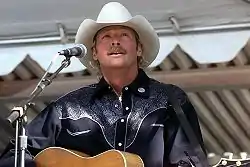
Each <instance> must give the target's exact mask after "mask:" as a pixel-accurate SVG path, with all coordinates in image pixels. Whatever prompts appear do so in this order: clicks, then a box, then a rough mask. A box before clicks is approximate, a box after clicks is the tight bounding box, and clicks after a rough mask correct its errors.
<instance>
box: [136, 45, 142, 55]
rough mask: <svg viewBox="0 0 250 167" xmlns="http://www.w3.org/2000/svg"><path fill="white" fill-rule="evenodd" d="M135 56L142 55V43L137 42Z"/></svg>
mask: <svg viewBox="0 0 250 167" xmlns="http://www.w3.org/2000/svg"><path fill="white" fill-rule="evenodd" d="M137 56H138V57H141V56H142V45H141V44H139V45H138V46H137Z"/></svg>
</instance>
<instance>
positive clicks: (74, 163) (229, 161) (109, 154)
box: [34, 147, 250, 167]
mask: <svg viewBox="0 0 250 167" xmlns="http://www.w3.org/2000/svg"><path fill="white" fill-rule="evenodd" d="M34 160H35V163H36V167H59V166H60V167H81V166H83V167H100V166H101V167H144V164H143V161H142V159H141V158H140V157H139V156H138V155H135V154H132V153H127V152H122V151H118V150H108V151H105V152H103V153H101V154H98V155H96V156H93V157H90V156H89V155H87V154H84V153H82V152H78V151H74V150H68V149H64V148H61V147H49V148H46V149H44V150H43V151H41V152H40V153H38V154H37V155H36V156H35V158H34ZM247 166H250V158H241V159H240V158H239V159H233V158H221V159H220V161H219V162H218V163H217V164H215V165H213V166H212V167H247Z"/></svg>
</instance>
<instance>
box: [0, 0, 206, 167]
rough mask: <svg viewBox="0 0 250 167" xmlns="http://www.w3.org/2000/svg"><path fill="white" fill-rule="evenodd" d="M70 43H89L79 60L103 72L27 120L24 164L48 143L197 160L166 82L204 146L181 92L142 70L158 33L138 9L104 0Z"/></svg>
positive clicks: (150, 166)
mask: <svg viewBox="0 0 250 167" xmlns="http://www.w3.org/2000/svg"><path fill="white" fill-rule="evenodd" d="M76 43H82V44H84V45H85V46H86V47H87V48H88V54H87V55H86V56H85V57H84V58H82V59H80V60H81V62H82V63H83V64H84V65H85V66H86V67H88V68H89V69H90V70H91V71H94V70H97V71H98V72H99V73H100V75H101V79H100V81H99V82H98V83H96V84H92V85H89V86H85V87H82V88H79V89H78V90H75V91H72V92H70V93H68V94H66V95H64V96H62V97H60V98H59V99H57V100H55V101H54V102H52V103H51V104H50V105H48V106H47V107H46V108H45V109H44V111H42V112H41V113H40V114H39V115H38V116H37V117H36V118H35V119H34V120H33V121H32V122H31V123H30V124H29V125H28V126H27V134H28V144H29V145H28V151H27V158H26V163H27V165H28V166H32V165H34V163H33V160H32V158H33V157H34V156H35V155H37V154H38V153H39V152H40V151H42V150H44V149H45V148H47V147H52V146H58V147H63V148H66V149H71V150H77V151H80V152H84V153H86V154H88V155H90V156H95V155H98V154H100V153H103V152H105V151H107V150H110V149H117V150H121V151H125V152H129V153H134V154H137V155H139V156H140V157H141V159H142V160H143V163H144V165H145V167H163V166H164V167H166V166H171V164H172V165H174V164H175V165H178V164H179V165H180V164H184V165H187V164H190V159H189V158H191V159H192V161H194V163H195V165H196V166H201V165H200V162H199V160H198V159H197V157H196V154H195V153H194V151H193V148H192V147H191V146H190V143H189V142H188V140H187V137H186V136H185V134H184V132H183V131H182V129H181V126H180V124H179V122H178V120H177V117H176V115H175V113H174V111H173V110H172V109H171V107H170V105H169V100H168V94H167V90H168V89H171V90H172V91H173V93H174V94H175V95H176V96H177V97H178V99H179V101H180V104H181V105H182V107H183V110H184V112H185V113H186V115H187V118H188V119H189V121H190V123H191V125H192V127H193V129H194V131H195V133H196V135H197V137H198V139H199V141H200V143H201V145H202V146H203V141H202V135H201V132H200V128H199V123H198V119H197V115H196V112H195V110H194V108H193V106H192V104H191V103H190V101H189V100H188V97H187V95H186V94H185V93H184V92H183V91H182V90H181V89H180V88H178V87H177V86H174V85H168V84H164V83H160V82H158V81H156V80H153V79H151V78H149V77H148V76H147V75H146V73H145V72H144V71H143V68H146V67H147V66H148V65H149V64H150V63H151V62H152V61H153V60H154V59H155V58H156V56H157V53H158V51H159V38H158V36H157V34H156V33H155V31H154V29H153V28H152V26H151V25H150V24H149V22H148V21H147V20H146V19H145V18H144V17H142V16H135V17H132V16H131V15H130V13H129V12H128V10H127V9H126V8H125V7H124V6H122V5H121V4H120V3H117V2H110V3H108V4H106V5H105V6H104V7H103V8H102V10H101V12H100V14H99V16H98V18H97V21H93V20H90V19H86V20H84V21H83V22H82V24H81V25H80V27H79V29H78V32H77V34H76ZM11 147H12V148H13V144H10V148H11ZM203 147H204V146H203ZM7 150H9V149H7ZM185 152H187V153H188V154H189V156H190V157H189V156H187V155H186V154H185ZM13 155H14V154H13V151H11V150H10V151H9V152H7V153H6V154H4V156H3V158H2V160H1V163H0V164H1V165H0V166H1V167H2V166H4V165H6V166H8V165H7V164H10V161H11V158H12V160H13Z"/></svg>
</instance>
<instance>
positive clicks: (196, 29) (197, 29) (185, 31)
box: [0, 23, 250, 46]
mask: <svg viewBox="0 0 250 167" xmlns="http://www.w3.org/2000/svg"><path fill="white" fill-rule="evenodd" d="M248 29H250V23H240V24H228V25H217V26H207V27H191V28H188V27H187V28H181V27H180V31H179V32H178V34H180V35H181V34H189V33H202V32H203V33H205V32H206V33H208V32H218V31H227V32H228V31H237V30H248ZM156 32H157V33H158V34H159V36H161V35H176V32H175V31H173V29H169V28H168V29H167V28H160V29H156ZM74 38H75V37H74V36H73V35H71V36H68V39H69V40H71V41H74ZM41 42H58V43H60V42H61V37H60V36H55V37H43V38H35V37H34V38H27V39H14V40H0V46H1V45H12V44H28V43H41Z"/></svg>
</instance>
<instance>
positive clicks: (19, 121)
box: [7, 56, 71, 167]
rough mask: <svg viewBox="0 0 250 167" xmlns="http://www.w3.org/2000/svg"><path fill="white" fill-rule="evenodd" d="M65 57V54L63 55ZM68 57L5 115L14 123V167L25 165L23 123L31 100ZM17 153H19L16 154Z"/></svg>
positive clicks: (46, 84) (65, 66) (25, 120)
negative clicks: (24, 99)
mask: <svg viewBox="0 0 250 167" xmlns="http://www.w3.org/2000/svg"><path fill="white" fill-rule="evenodd" d="M65 57H66V56H65ZM70 63H71V61H70V57H66V58H65V59H64V60H63V61H62V63H61V66H60V67H59V68H58V69H57V70H56V72H54V73H53V74H52V75H51V76H50V77H47V76H45V77H44V79H42V80H41V82H39V83H40V84H39V83H38V85H37V87H36V88H35V90H34V91H33V92H32V93H31V95H30V96H29V97H28V99H27V100H26V101H24V102H22V103H21V105H20V106H18V107H14V108H13V109H12V112H11V113H10V115H9V116H8V117H7V121H8V122H9V123H10V124H12V125H13V126H14V124H15V125H16V127H15V128H16V134H15V135H16V141H15V167H25V151H26V148H27V136H26V131H25V125H26V124H27V109H28V108H29V107H30V106H31V105H32V104H31V102H32V100H33V99H34V98H36V97H37V96H38V95H39V94H40V93H41V92H42V91H43V90H44V88H45V87H46V86H48V85H50V84H51V83H52V80H53V79H54V78H56V76H57V74H58V73H59V72H60V71H61V70H62V69H63V68H67V67H68V66H69V65H70ZM18 153H19V154H18Z"/></svg>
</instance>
